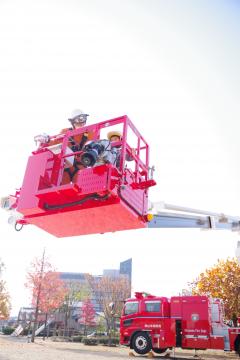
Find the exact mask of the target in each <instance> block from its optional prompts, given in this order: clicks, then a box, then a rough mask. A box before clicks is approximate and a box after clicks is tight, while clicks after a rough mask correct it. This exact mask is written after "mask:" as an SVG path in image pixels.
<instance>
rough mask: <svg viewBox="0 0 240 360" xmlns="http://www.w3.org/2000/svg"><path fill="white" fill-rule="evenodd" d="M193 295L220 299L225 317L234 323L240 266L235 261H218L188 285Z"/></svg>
mask: <svg viewBox="0 0 240 360" xmlns="http://www.w3.org/2000/svg"><path fill="white" fill-rule="evenodd" d="M189 287H190V289H191V291H192V293H193V294H194V295H207V296H211V297H214V298H219V299H222V300H223V302H224V308H225V316H226V318H227V319H232V320H233V321H234V320H235V321H236V316H237V315H239V314H240V266H239V264H238V262H237V259H235V258H233V259H229V258H228V259H227V260H218V262H217V264H216V265H214V266H213V267H211V268H210V269H206V270H205V271H204V272H203V273H201V274H200V275H199V276H198V278H197V279H196V280H194V281H193V282H191V283H190V284H189Z"/></svg>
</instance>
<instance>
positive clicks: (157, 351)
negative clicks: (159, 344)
mask: <svg viewBox="0 0 240 360" xmlns="http://www.w3.org/2000/svg"><path fill="white" fill-rule="evenodd" d="M167 349H168V348H165V349H156V348H153V351H154V352H155V353H156V354H163V353H165V352H166V351H167Z"/></svg>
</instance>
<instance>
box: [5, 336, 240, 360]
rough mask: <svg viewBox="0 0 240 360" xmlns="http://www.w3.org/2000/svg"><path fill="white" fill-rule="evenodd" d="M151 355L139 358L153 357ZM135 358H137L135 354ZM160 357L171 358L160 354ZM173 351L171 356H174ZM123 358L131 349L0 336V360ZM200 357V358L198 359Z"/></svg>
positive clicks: (210, 359)
mask: <svg viewBox="0 0 240 360" xmlns="http://www.w3.org/2000/svg"><path fill="white" fill-rule="evenodd" d="M198 355H199V356H200V358H201V359H207V360H224V359H228V360H231V359H239V357H238V356H236V355H235V354H234V353H224V352H222V351H204V352H203V351H201V352H200V351H199V352H198ZM149 357H150V356H149V355H148V356H144V357H139V356H136V358H139V360H140V358H143V359H144V358H145V359H147V358H149ZM131 358H134V357H133V356H131ZM155 358H156V359H161V358H164V359H167V358H166V357H163V356H160V355H156V356H155ZM173 358H174V354H173V353H171V354H170V357H168V359H173ZM96 359H99V360H104V359H107V360H118V359H119V360H120V359H121V360H123V359H129V349H127V348H123V347H106V346H99V345H98V346H86V345H83V344H81V343H72V342H54V341H52V340H51V339H48V340H46V341H43V340H42V339H40V338H37V339H36V341H35V343H28V342H27V338H26V337H19V338H14V337H11V336H6V335H5V336H4V335H0V360H96ZM177 359H180V360H193V359H196V358H194V351H186V350H184V351H183V350H182V351H181V350H177V351H176V352H175V360H177ZM198 359H199V358H198Z"/></svg>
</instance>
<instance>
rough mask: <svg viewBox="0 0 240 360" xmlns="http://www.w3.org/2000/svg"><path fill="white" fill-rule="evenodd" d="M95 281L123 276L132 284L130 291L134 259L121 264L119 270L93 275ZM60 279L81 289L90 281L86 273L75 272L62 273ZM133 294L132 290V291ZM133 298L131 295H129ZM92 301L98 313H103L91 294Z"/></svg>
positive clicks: (105, 270)
mask: <svg viewBox="0 0 240 360" xmlns="http://www.w3.org/2000/svg"><path fill="white" fill-rule="evenodd" d="M92 276H93V278H94V280H95V281H100V279H101V278H102V277H103V276H104V277H110V278H113V279H115V278H119V277H121V276H124V277H127V278H128V280H129V283H130V289H131V286H132V259H127V260H125V261H122V262H120V265H119V269H103V274H102V275H92ZM60 278H61V279H62V280H63V281H64V282H65V283H66V284H67V285H68V286H73V285H74V284H75V285H76V286H79V287H87V286H88V281H87V279H86V275H85V273H75V272H74V273H73V272H60ZM130 292H131V290H130ZM129 297H131V293H129ZM90 299H91V301H92V303H93V305H94V309H95V311H96V313H101V312H102V308H101V305H100V304H99V303H98V302H97V300H96V298H95V295H94V293H93V292H91V296H90Z"/></svg>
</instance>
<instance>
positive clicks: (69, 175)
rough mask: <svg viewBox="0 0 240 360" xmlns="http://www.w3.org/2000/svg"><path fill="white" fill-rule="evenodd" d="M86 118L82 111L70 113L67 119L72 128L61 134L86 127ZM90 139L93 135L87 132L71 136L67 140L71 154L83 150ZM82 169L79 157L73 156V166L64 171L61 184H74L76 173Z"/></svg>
mask: <svg viewBox="0 0 240 360" xmlns="http://www.w3.org/2000/svg"><path fill="white" fill-rule="evenodd" d="M88 116H89V115H88V114H86V113H84V112H83V111H82V110H74V111H73V112H72V115H71V117H70V118H69V121H70V123H71V126H72V127H71V128H70V129H63V130H62V131H61V133H62V134H64V133H66V132H67V131H68V130H76V129H80V128H82V127H84V126H85V125H86V122H87V117H88ZM92 138H93V134H90V133H89V132H85V133H83V134H79V135H75V136H71V137H70V138H69V147H70V149H71V150H72V151H73V152H76V151H80V150H82V149H83V147H84V145H85V144H86V142H87V141H89V140H91V139H92ZM82 168H83V165H82V164H81V162H80V161H79V157H78V156H75V159H74V163H73V166H72V167H68V168H65V169H64V173H63V179H62V184H66V183H69V182H75V181H76V175H77V173H78V171H79V170H81V169H82Z"/></svg>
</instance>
